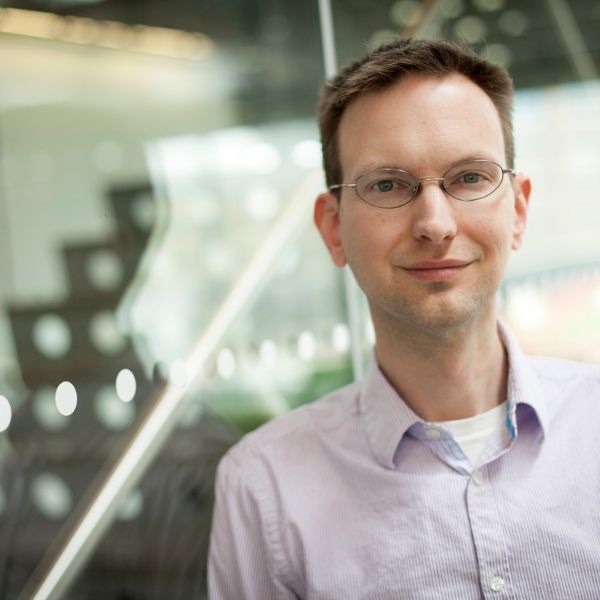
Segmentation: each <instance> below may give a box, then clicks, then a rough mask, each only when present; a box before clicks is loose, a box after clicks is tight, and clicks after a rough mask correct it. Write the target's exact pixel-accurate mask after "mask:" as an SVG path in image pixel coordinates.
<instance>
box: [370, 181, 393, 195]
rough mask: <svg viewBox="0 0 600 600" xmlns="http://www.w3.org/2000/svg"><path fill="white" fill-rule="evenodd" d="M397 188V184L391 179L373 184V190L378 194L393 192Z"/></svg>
mask: <svg viewBox="0 0 600 600" xmlns="http://www.w3.org/2000/svg"><path fill="white" fill-rule="evenodd" d="M394 187H395V182H394V181H392V180H391V179H382V180H381V181H376V182H375V183H374V184H373V189H374V190H376V191H378V192H391V191H392V190H393V189H394Z"/></svg>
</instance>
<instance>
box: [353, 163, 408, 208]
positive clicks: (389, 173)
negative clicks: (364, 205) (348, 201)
mask: <svg viewBox="0 0 600 600" xmlns="http://www.w3.org/2000/svg"><path fill="white" fill-rule="evenodd" d="M417 185H418V182H417V180H416V179H415V178H414V177H412V176H411V175H409V174H408V173H405V172H404V171H399V170H396V169H380V170H378V171H373V172H371V173H367V174H365V175H362V176H361V177H359V178H358V179H357V180H356V191H357V193H358V195H359V196H360V197H361V198H362V199H363V200H364V201H365V202H368V203H369V204H372V205H373V206H377V207H379V208H397V207H398V206H402V205H403V204H407V203H408V202H410V201H411V200H412V198H413V194H414V190H415V188H416V186H417Z"/></svg>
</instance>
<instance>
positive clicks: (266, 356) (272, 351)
mask: <svg viewBox="0 0 600 600" xmlns="http://www.w3.org/2000/svg"><path fill="white" fill-rule="evenodd" d="M258 354H259V356H260V360H261V362H262V363H263V364H264V365H265V367H267V368H273V367H274V366H275V365H276V363H277V346H276V345H275V342H274V341H273V340H270V339H266V340H263V342H262V343H261V344H260V347H259V349H258Z"/></svg>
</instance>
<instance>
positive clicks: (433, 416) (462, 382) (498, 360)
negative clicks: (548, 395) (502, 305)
mask: <svg viewBox="0 0 600 600" xmlns="http://www.w3.org/2000/svg"><path fill="white" fill-rule="evenodd" d="M374 325H375V331H376V333H377V344H376V347H375V353H376V356H377V361H378V363H379V366H380V368H381V370H382V371H383V373H384V374H385V376H386V377H387V379H388V381H389V382H390V383H391V385H392V386H393V387H394V388H395V389H396V391H397V392H398V393H399V394H400V396H401V397H402V398H403V399H404V401H405V402H406V403H407V404H408V406H410V408H411V409H412V410H413V411H414V412H415V413H416V414H417V415H419V416H420V417H421V418H422V419H424V420H426V421H450V420H455V419H464V418H467V417H472V416H475V415H478V414H481V413H483V412H485V411H487V410H490V409H492V408H494V407H495V406H498V405H499V404H500V403H501V402H503V401H504V400H505V398H506V379H507V373H508V360H507V358H506V354H505V352H504V348H503V346H502V342H501V340H500V335H499V333H498V329H497V325H496V320H495V316H493V317H492V318H491V319H490V318H488V319H486V320H485V321H484V322H477V323H467V324H462V325H460V326H457V327H456V328H452V329H451V330H444V331H442V332H439V331H437V332H436V331H433V332H432V331H429V330H427V331H423V330H419V331H418V332H417V331H406V330H405V331H398V328H397V327H396V328H394V329H390V328H389V327H381V326H379V327H378V324H377V323H374ZM379 325H381V324H379Z"/></svg>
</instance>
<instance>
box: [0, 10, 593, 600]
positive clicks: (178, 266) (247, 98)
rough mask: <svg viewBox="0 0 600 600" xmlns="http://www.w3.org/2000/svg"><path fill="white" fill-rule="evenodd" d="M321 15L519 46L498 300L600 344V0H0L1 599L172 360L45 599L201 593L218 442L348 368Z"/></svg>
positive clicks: (114, 451)
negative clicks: (119, 484) (66, 581)
mask: <svg viewBox="0 0 600 600" xmlns="http://www.w3.org/2000/svg"><path fill="white" fill-rule="evenodd" d="M320 10H321V12H320ZM329 13H330V14H331V16H332V24H333V32H334V37H333V41H334V45H333V46H332V47H330V48H329V54H328V56H329V61H331V60H332V59H333V58H335V59H336V60H337V62H338V63H339V64H341V63H344V62H346V61H348V60H350V59H354V58H358V57H359V56H361V55H362V54H363V53H364V52H365V51H366V50H368V49H370V48H373V47H375V46H377V45H379V44H380V43H382V42H385V41H388V40H390V39H393V38H394V37H396V36H399V35H400V36H413V37H440V38H445V39H451V40H460V41H462V42H466V43H468V44H470V45H472V46H473V47H474V49H475V50H476V51H477V52H479V53H481V54H482V55H483V56H486V57H488V58H489V59H491V60H492V61H495V62H498V63H500V64H503V65H505V66H507V67H508V68H509V70H510V72H511V73H512V75H513V77H514V81H515V85H516V88H517V98H516V113H515V132H516V147H517V170H520V171H524V172H526V173H528V174H529V175H530V176H531V178H532V180H533V196H532V200H531V212H530V221H529V225H528V232H527V236H526V241H525V245H524V247H523V249H521V250H520V251H519V252H518V253H517V254H516V255H515V256H514V257H513V260H512V263H511V265H510V268H509V272H508V274H507V277H506V280H505V282H504V285H503V287H502V290H501V292H500V295H499V304H500V310H501V313H502V315H503V318H504V319H505V320H506V321H507V322H508V323H509V325H510V326H511V327H512V328H513V330H514V331H515V333H516V334H517V336H518V337H519V339H520V341H521V343H522V344H523V346H524V347H525V348H526V349H527V350H528V351H530V352H534V353H540V354H551V355H556V356H563V357H567V358H574V359H581V360H587V361H591V362H596V363H600V342H599V340H600V236H599V235H598V233H597V232H598V231H600V195H599V194H600V193H599V192H598V185H597V181H596V179H595V178H596V177H597V174H598V172H599V169H598V167H599V165H600V144H599V143H598V139H599V136H600V111H599V110H598V106H600V83H599V80H598V71H599V69H600V36H599V35H598V32H599V31H600V3H599V2H597V1H595V0H571V1H567V0H538V1H534V0H528V1H521V0H519V1H518V2H517V1H516V0H438V1H436V0H423V1H418V0H398V1H391V0H378V1H374V0H332V2H331V4H330V3H329V2H328V1H327V0H323V1H322V2H321V3H320V4H319V3H318V1H317V0H314V1H310V2H279V1H277V0H221V1H217V0H194V1H192V0H171V1H170V2H168V3H167V2H163V1H161V0H137V1H136V0H44V1H25V0H22V1H16V2H0V81H1V85H0V306H1V309H2V310H0V431H1V433H0V598H3V599H13V598H18V597H19V595H20V594H21V593H22V592H23V590H27V589H29V590H31V589H33V587H35V585H36V584H37V582H39V581H41V580H42V579H43V578H44V576H45V574H46V570H47V569H48V567H49V566H50V565H51V563H52V560H53V558H54V557H55V556H56V555H57V553H58V552H59V549H60V547H61V544H62V543H63V542H64V541H65V540H67V539H68V538H69V536H70V533H71V532H72V531H73V529H74V527H75V526H76V524H77V521H78V519H79V518H80V517H81V515H82V514H83V513H84V511H85V509H86V507H87V506H88V505H89V503H90V502H91V501H92V500H93V499H94V498H95V497H96V496H95V495H96V492H97V490H98V489H99V486H100V485H101V482H102V481H103V478H104V477H105V476H106V475H107V474H108V472H109V471H110V466H111V464H113V462H114V461H115V460H116V459H117V457H118V456H119V455H120V453H121V452H122V451H123V449H124V448H126V446H127V443H128V441H129V440H130V439H131V437H132V436H133V435H134V432H135V431H136V430H137V429H138V428H139V427H141V426H142V424H143V423H144V419H145V417H146V415H148V414H149V413H150V411H151V410H152V407H153V406H155V402H157V401H160V398H161V397H162V396H163V395H164V391H165V389H166V387H167V386H168V385H170V386H173V385H174V384H177V382H178V381H181V380H182V378H183V380H184V383H185V385H182V386H181V389H182V390H183V391H182V392H181V397H182V402H183V404H182V405H181V406H182V408H181V409H180V410H179V411H178V413H177V421H176V423H175V426H174V428H173V433H172V434H171V435H169V436H168V437H167V438H166V439H165V440H164V441H160V440H157V441H156V443H155V446H154V447H153V453H155V454H156V458H155V459H154V460H153V461H152V462H151V464H150V466H149V468H148V469H147V470H145V472H144V473H143V475H142V476H138V477H136V480H135V485H131V486H129V487H130V488H131V489H127V494H126V495H124V497H123V498H122V499H121V501H120V502H119V506H118V510H116V512H115V514H114V518H111V524H110V526H109V527H108V528H107V529H106V531H104V532H103V535H102V536H100V537H99V539H98V540H97V541H95V542H94V544H93V551H92V553H91V556H90V557H89V560H83V559H82V560H81V561H79V563H80V564H79V563H78V564H77V565H75V567H74V570H73V573H74V575H73V576H72V577H71V581H70V585H69V586H68V588H67V589H65V590H63V591H62V592H61V593H60V596H56V597H64V598H68V599H85V600H88V599H90V598H98V599H102V600H106V599H113V598H114V599H121V600H125V599H132V600H133V599H163V598H169V599H173V598H191V597H194V598H196V597H197V598H202V597H205V594H206V591H205V588H206V581H205V578H206V567H205V562H206V551H207V543H208V533H209V530H210V515H211V510H212V482H213V476H214V469H215V467H216V464H217V462H218V460H219V458H220V456H221V455H222V454H223V453H224V452H225V451H226V450H227V448H228V447H229V446H230V445H231V444H233V443H234V442H235V441H236V440H237V439H239V437H240V436H241V435H243V433H244V432H246V431H249V430H251V429H253V428H255V427H256V426H258V425H259V424H261V423H263V422H264V421H266V420H268V419H270V418H272V417H274V416H276V415H279V414H283V413H285V412H287V411H289V410H290V409H292V408H293V407H295V406H298V405H300V404H302V403H305V402H310V401H312V400H314V399H316V398H317V397H319V396H321V395H322V394H324V393H325V392H327V391H328V390H331V389H333V388H335V387H338V386H340V385H342V384H344V383H347V382H350V381H351V380H352V379H353V377H354V376H356V375H357V374H359V373H360V365H361V361H362V360H364V357H366V356H367V355H368V352H369V349H370V346H371V344H372V342H373V334H372V328H371V326H370V323H369V320H368V316H367V313H366V307H365V303H364V300H363V299H362V298H361V297H360V296H359V295H355V292H354V291H352V287H351V286H350V287H349V286H348V285H347V282H345V281H344V277H343V275H342V274H341V273H340V272H338V271H337V270H335V269H333V268H332V266H331V265H330V261H329V258H328V256H327V254H326V252H325V249H324V248H322V244H321V242H320V239H318V237H317V234H316V232H315V231H314V230H313V227H312V222H311V215H312V202H313V199H314V197H315V196H316V194H317V193H319V191H321V189H322V188H323V179H322V175H321V172H320V160H321V157H320V147H319V144H318V133H317V130H316V125H315V121H314V117H313V115H314V111H315V105H316V102H317V98H318V93H319V89H320V86H321V85H322V83H323V81H324V77H325V67H324V64H325V63H324V60H323V55H324V52H323V41H322V40H323V38H322V28H324V31H325V34H326V35H325V38H324V39H326V40H328V39H331V38H330V37H328V36H329V35H330V34H331V33H332V30H331V28H330V27H329V21H328V19H324V20H323V19H322V18H321V16H322V15H325V16H326V15H327V14H329ZM325 46H326V49H327V44H325ZM295 207H300V208H299V209H295ZM278 232H279V234H280V235H279V238H280V239H279V246H277V248H276V251H274V252H273V253H272V255H271V258H272V260H269V261H268V264H266V266H264V268H263V271H261V274H260V277H259V278H258V280H257V281H256V282H255V284H254V285H253V289H252V293H251V294H250V295H249V296H248V298H246V299H245V300H244V302H243V303H242V306H241V307H240V308H239V310H237V311H236V312H235V314H233V316H232V317H231V319H230V322H229V324H228V326H227V327H226V328H225V329H224V330H223V332H222V333H221V334H219V336H218V337H217V338H214V340H213V345H212V346H211V351H210V352H209V355H208V356H207V359H206V360H205V361H203V363H202V365H201V366H202V370H201V373H200V376H199V377H197V378H196V379H195V380H194V381H191V377H190V376H191V375H194V373H189V372H188V371H189V369H190V365H191V364H190V362H189V356H190V355H192V354H193V353H194V348H195V347H196V344H197V342H198V340H199V339H202V337H203V335H204V334H205V332H207V331H210V327H211V326H212V325H213V324H214V322H215V315H217V314H218V312H219V310H220V309H221V308H222V307H223V306H224V305H225V304H224V303H225V301H226V299H227V298H228V297H229V296H230V295H231V294H230V293H231V291H232V290H234V289H236V285H237V284H238V283H239V281H240V278H241V277H242V276H243V274H244V273H245V272H246V270H247V267H248V265H250V264H254V263H253V260H254V257H256V255H257V253H259V252H260V251H261V249H263V248H264V246H265V243H269V240H272V239H276V238H277V235H278ZM349 306H350V307H352V306H354V309H352V310H349ZM351 332H352V334H351ZM352 357H354V360H353V358H352ZM357 357H358V361H357V359H356V358H357ZM188 378H189V381H188ZM124 489H125V488H124ZM82 558H83V554H82ZM75 562H78V561H75ZM27 586H29V587H27ZM27 594H28V592H24V595H23V596H21V597H28V596H27Z"/></svg>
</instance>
